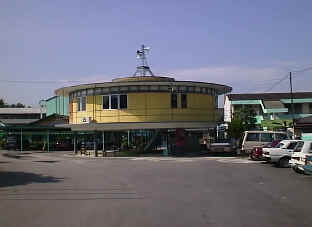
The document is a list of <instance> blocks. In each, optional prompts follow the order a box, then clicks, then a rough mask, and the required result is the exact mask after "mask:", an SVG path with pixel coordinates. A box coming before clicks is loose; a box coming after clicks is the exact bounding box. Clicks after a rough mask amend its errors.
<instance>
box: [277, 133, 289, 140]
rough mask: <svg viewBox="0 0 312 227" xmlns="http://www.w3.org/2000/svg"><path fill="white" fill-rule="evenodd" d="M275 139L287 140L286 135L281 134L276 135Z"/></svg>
mask: <svg viewBox="0 0 312 227" xmlns="http://www.w3.org/2000/svg"><path fill="white" fill-rule="evenodd" d="M275 138H276V140H285V139H287V135H286V134H282V133H276V134H275Z"/></svg>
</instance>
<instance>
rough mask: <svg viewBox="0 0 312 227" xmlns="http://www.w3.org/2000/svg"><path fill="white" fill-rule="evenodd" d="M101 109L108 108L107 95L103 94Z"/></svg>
mask: <svg viewBox="0 0 312 227" xmlns="http://www.w3.org/2000/svg"><path fill="white" fill-rule="evenodd" d="M103 109H109V95H104V96H103Z"/></svg>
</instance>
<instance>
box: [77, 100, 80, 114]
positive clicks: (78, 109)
mask: <svg viewBox="0 0 312 227" xmlns="http://www.w3.org/2000/svg"><path fill="white" fill-rule="evenodd" d="M80 100H81V98H77V111H80V104H81V101H80Z"/></svg>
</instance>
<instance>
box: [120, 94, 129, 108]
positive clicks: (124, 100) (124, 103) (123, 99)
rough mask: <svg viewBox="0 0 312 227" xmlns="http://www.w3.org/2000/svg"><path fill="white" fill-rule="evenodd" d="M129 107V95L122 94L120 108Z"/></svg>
mask: <svg viewBox="0 0 312 227" xmlns="http://www.w3.org/2000/svg"><path fill="white" fill-rule="evenodd" d="M127 107H128V100H127V95H120V109H126V108H127Z"/></svg>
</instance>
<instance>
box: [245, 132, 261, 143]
mask: <svg viewBox="0 0 312 227" xmlns="http://www.w3.org/2000/svg"><path fill="white" fill-rule="evenodd" d="M252 134H255V135H257V137H258V140H249V139H248V138H249V136H250V135H252ZM246 142H260V133H258V132H250V133H247V136H246Z"/></svg>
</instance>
